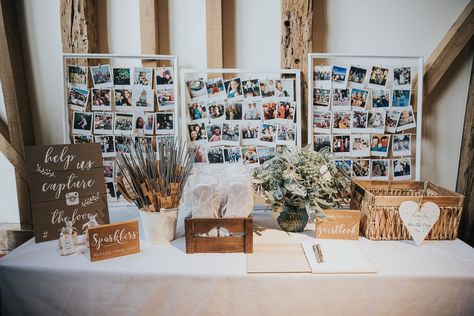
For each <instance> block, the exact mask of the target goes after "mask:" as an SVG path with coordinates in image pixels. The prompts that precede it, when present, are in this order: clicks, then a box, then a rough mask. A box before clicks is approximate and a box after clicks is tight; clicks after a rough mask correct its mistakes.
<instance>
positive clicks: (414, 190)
mask: <svg viewBox="0 0 474 316" xmlns="http://www.w3.org/2000/svg"><path fill="white" fill-rule="evenodd" d="M404 201H414V202H416V203H419V204H420V205H421V204H423V203H425V202H433V203H436V204H437V205H438V206H439V208H440V215H439V219H438V221H437V222H436V224H435V225H434V226H433V228H432V229H431V231H430V233H429V234H428V236H427V237H426V239H437V240H442V239H456V238H457V235H458V228H459V222H460V220H461V213H462V208H463V203H464V196H463V195H461V194H458V193H455V192H452V191H450V190H447V189H444V188H442V187H439V186H436V185H435V184H433V183H431V182H428V181H427V182H423V181H369V180H355V181H353V182H352V198H351V208H352V209H359V210H361V222H360V230H361V232H362V233H363V234H364V235H365V236H366V237H367V238H368V239H371V240H409V239H411V236H410V234H409V232H408V230H407V229H406V228H405V226H404V225H403V223H402V220H401V219H400V215H399V213H398V208H399V206H400V204H401V203H402V202H404Z"/></svg>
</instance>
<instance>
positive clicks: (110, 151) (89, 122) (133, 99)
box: [62, 54, 179, 204]
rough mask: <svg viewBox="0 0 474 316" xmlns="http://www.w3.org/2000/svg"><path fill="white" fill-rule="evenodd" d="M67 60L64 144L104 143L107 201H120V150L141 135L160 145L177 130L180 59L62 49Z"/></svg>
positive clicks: (125, 148)
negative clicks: (118, 179)
mask: <svg viewBox="0 0 474 316" xmlns="http://www.w3.org/2000/svg"><path fill="white" fill-rule="evenodd" d="M62 61H63V74H64V77H63V83H64V106H63V107H62V109H63V111H64V115H63V117H64V121H63V140H64V143H65V144H68V143H71V144H72V143H75V144H78V143H92V142H96V143H100V145H101V151H102V159H103V167H104V178H105V182H106V192H107V197H108V201H109V203H111V202H113V201H119V198H120V192H118V190H117V189H116V184H115V177H116V176H117V175H120V171H119V170H118V167H117V165H116V163H115V157H116V155H117V153H118V152H124V153H127V151H128V146H129V145H130V144H131V143H132V142H133V141H137V140H141V141H148V142H150V143H151V144H152V145H153V148H155V150H156V148H157V146H156V144H157V142H160V141H166V140H168V139H172V138H174V137H175V135H177V134H178V131H179V128H178V126H179V124H178V119H179V117H178V113H179V103H178V80H179V79H178V58H177V57H176V56H173V55H117V54H63V59H62ZM124 201H125V200H124V199H123V198H122V199H120V202H124ZM124 203H126V202H124ZM126 204H128V203H126Z"/></svg>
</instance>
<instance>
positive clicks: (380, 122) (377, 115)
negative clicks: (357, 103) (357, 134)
mask: <svg viewBox="0 0 474 316" xmlns="http://www.w3.org/2000/svg"><path fill="white" fill-rule="evenodd" d="M367 113H368V115H367V131H368V132H369V133H383V132H385V115H386V114H387V112H385V111H384V110H370V111H367Z"/></svg>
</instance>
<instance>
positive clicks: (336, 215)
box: [315, 210, 360, 240]
mask: <svg viewBox="0 0 474 316" xmlns="http://www.w3.org/2000/svg"><path fill="white" fill-rule="evenodd" d="M324 213H325V214H326V218H323V219H318V220H317V222H316V230H315V237H316V238H321V239H348V240H357V239H359V222H360V211H358V210H324Z"/></svg>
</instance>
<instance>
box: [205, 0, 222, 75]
mask: <svg viewBox="0 0 474 316" xmlns="http://www.w3.org/2000/svg"><path fill="white" fill-rule="evenodd" d="M206 47H207V68H222V67H223V64H224V63H223V60H224V58H223V51H222V0H206Z"/></svg>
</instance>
